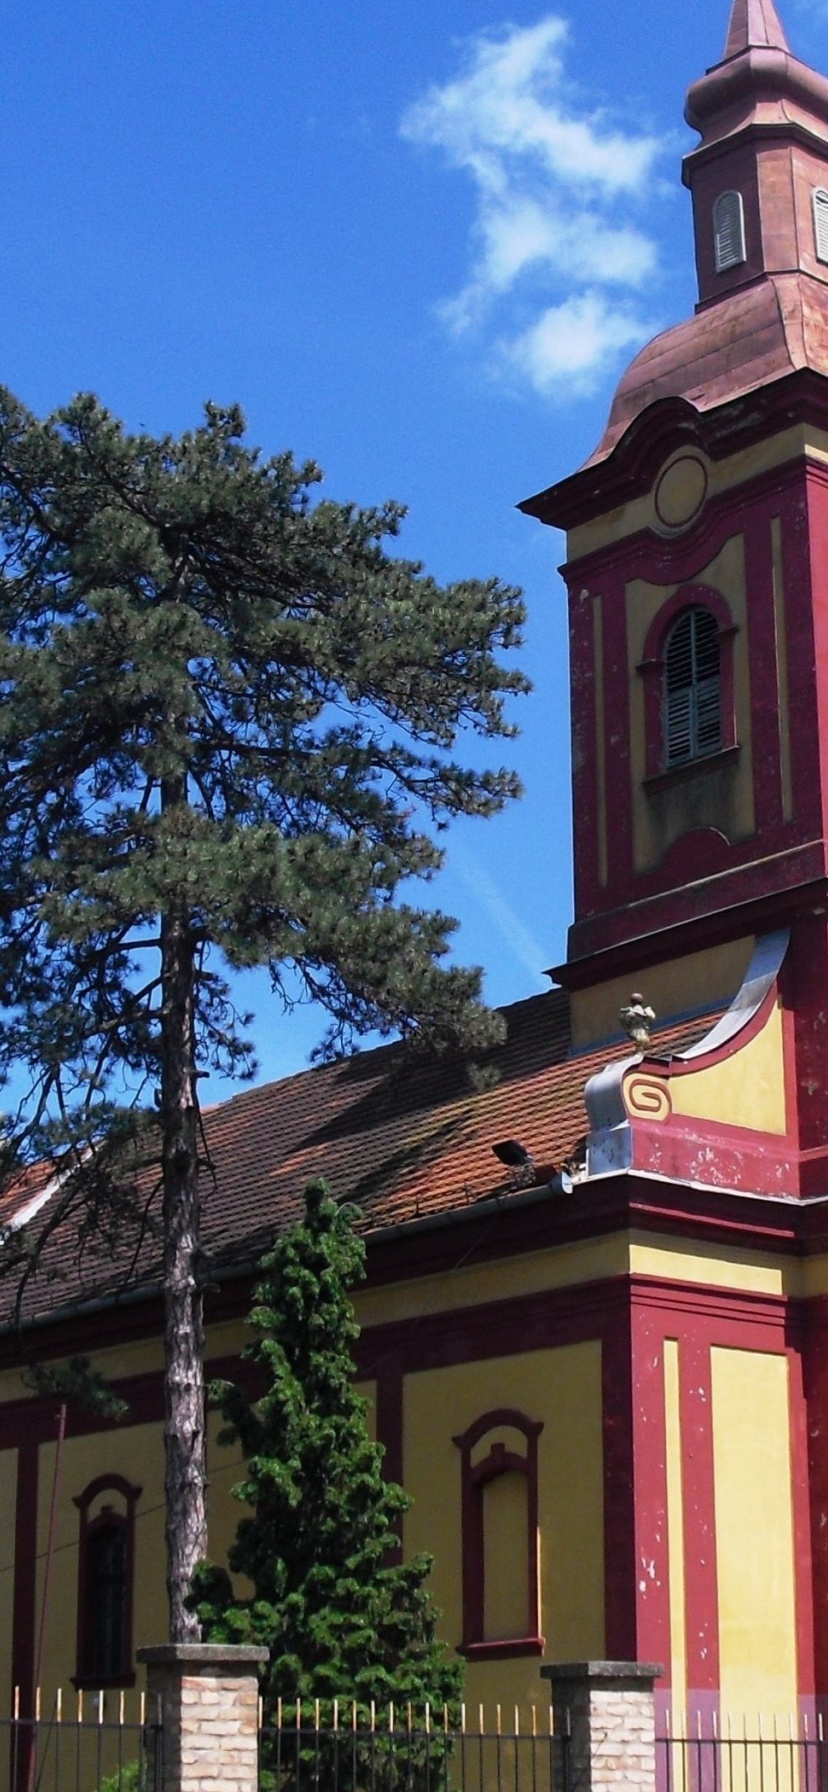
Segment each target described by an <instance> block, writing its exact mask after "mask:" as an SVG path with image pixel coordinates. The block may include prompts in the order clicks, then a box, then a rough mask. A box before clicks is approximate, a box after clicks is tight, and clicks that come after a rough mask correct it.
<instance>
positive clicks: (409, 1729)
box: [406, 1699, 411, 1736]
mask: <svg viewBox="0 0 828 1792" xmlns="http://www.w3.org/2000/svg"><path fill="white" fill-rule="evenodd" d="M406 1722H407V1724H408V1734H409V1736H410V1735H411V1700H410V1699H409V1701H408V1704H407V1706H406Z"/></svg>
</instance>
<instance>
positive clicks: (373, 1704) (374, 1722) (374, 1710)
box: [371, 1699, 377, 1736]
mask: <svg viewBox="0 0 828 1792" xmlns="http://www.w3.org/2000/svg"><path fill="white" fill-rule="evenodd" d="M376 1727H377V1707H376V1701H375V1700H374V1699H372V1700H371V1735H372V1736H373V1734H374V1731H375V1729H376Z"/></svg>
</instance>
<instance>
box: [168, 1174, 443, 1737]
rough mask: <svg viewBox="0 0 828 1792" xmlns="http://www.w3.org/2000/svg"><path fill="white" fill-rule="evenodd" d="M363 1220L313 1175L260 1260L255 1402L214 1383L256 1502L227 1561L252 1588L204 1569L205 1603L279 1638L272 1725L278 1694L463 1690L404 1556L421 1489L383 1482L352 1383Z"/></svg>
mask: <svg viewBox="0 0 828 1792" xmlns="http://www.w3.org/2000/svg"><path fill="white" fill-rule="evenodd" d="M355 1218H356V1210H355V1209H354V1208H352V1207H337V1205H336V1203H335V1202H334V1201H333V1200H332V1199H331V1197H330V1195H329V1193H328V1191H327V1188H326V1186H325V1184H324V1183H323V1182H316V1183H311V1184H310V1185H309V1187H308V1188H307V1189H306V1191H305V1213H304V1217H303V1219H302V1221H301V1223H300V1224H299V1225H297V1226H295V1227H294V1228H293V1230H292V1231H291V1232H289V1233H287V1234H286V1235H285V1236H284V1237H283V1238H282V1239H280V1240H279V1242H278V1243H277V1244H276V1246H275V1248H274V1249H273V1251H272V1252H271V1253H270V1255H269V1256H268V1257H267V1258H266V1259H265V1261H264V1264H263V1270H264V1275H263V1279H262V1281H261V1282H260V1283H259V1286H258V1287H257V1289H256V1293H255V1299H254V1306H253V1310H252V1312H251V1314H250V1321H249V1323H250V1326H251V1327H252V1330H253V1332H254V1334H255V1336H254V1340H253V1342H252V1343H251V1344H249V1345H248V1346H247V1348H246V1349H245V1352H244V1355H245V1357H246V1358H247V1359H248V1360H249V1361H250V1362H251V1363H252V1364H253V1365H254V1368H255V1371H256V1372H257V1379H258V1380H259V1381H260V1383H261V1384H263V1386H262V1391H261V1392H260V1393H259V1396H258V1398H256V1399H255V1400H252V1399H251V1398H250V1397H248V1395H247V1394H246V1393H244V1392H243V1391H242V1390H241V1389H240V1388H238V1387H236V1386H234V1385H232V1384H228V1383H223V1384H221V1385H220V1386H219V1387H217V1389H216V1390H215V1394H216V1397H217V1399H218V1400H219V1401H220V1404H221V1408H222V1412H223V1414H224V1417H225V1419H226V1420H227V1421H228V1428H227V1430H226V1431H225V1432H224V1433H223V1434H222V1435H223V1439H224V1441H226V1442H228V1443H235V1442H238V1443H240V1445H241V1448H242V1452H243V1454H244V1458H245V1473H244V1478H243V1479H242V1480H241V1481H240V1482H239V1484H238V1485H237V1486H236V1487H235V1488H234V1489H233V1491H234V1494H235V1497H236V1498H237V1499H239V1500H241V1501H243V1502H244V1504H245V1506H246V1507H248V1508H249V1511H248V1512H247V1513H246V1514H245V1516H244V1517H243V1518H241V1519H240V1521H239V1525H238V1529H237V1532H236V1538H235V1542H234V1543H233V1545H232V1548H231V1550H230V1553H229V1562H230V1567H231V1569H232V1570H233V1571H234V1573H237V1574H240V1575H244V1576H245V1577H246V1579H247V1580H248V1581H249V1582H251V1583H252V1588H253V1591H252V1593H251V1595H250V1597H249V1598H240V1597H236V1596H234V1594H233V1589H232V1585H231V1582H230V1579H229V1576H228V1575H227V1574H226V1572H223V1571H222V1570H221V1569H217V1568H213V1567H208V1566H206V1565H204V1566H202V1567H201V1568H199V1569H197V1570H196V1576H195V1589H196V1594H195V1596H196V1598H197V1610H198V1615H199V1618H200V1620H201V1623H202V1626H203V1628H204V1633H205V1635H206V1636H208V1637H209V1638H211V1639H212V1640H214V1641H216V1642H234V1643H242V1642H243V1643H258V1644H260V1645H264V1646H266V1647H267V1648H268V1649H269V1650H270V1660H269V1664H268V1667H267V1670H266V1673H265V1676H264V1682H263V1688H262V1690H263V1694H264V1707H265V1724H266V1725H267V1722H268V1718H269V1717H271V1718H272V1714H273V1712H274V1711H275V1709H276V1702H277V1700H278V1699H282V1700H283V1701H287V1702H291V1703H294V1704H295V1701H296V1700H297V1699H299V1700H301V1701H302V1702H303V1703H304V1702H305V1701H308V1700H311V1701H313V1700H316V1699H319V1700H321V1701H322V1702H323V1704H324V1707H325V1710H326V1711H327V1712H328V1713H330V1710H331V1701H332V1700H333V1699H335V1698H339V1699H340V1700H343V1701H345V1700H348V1701H356V1703H357V1705H358V1706H360V1707H361V1708H362V1711H363V1714H364V1713H365V1712H366V1711H367V1710H368V1708H369V1707H370V1704H371V1701H372V1700H375V1701H376V1703H377V1705H378V1706H380V1707H383V1708H387V1707H388V1705H389V1704H394V1705H395V1706H396V1708H397V1709H398V1710H400V1709H402V1710H403V1711H404V1710H405V1707H406V1706H407V1705H408V1704H409V1703H410V1704H411V1705H412V1706H413V1707H414V1708H415V1710H416V1712H417V1713H418V1716H419V1721H420V1723H422V1712H423V1708H424V1706H425V1705H426V1704H427V1703H430V1704H431V1705H436V1706H437V1707H438V1708H442V1706H443V1705H444V1704H449V1703H451V1702H452V1701H454V1700H456V1698H457V1697H458V1695H459V1689H460V1671H459V1665H458V1663H456V1662H454V1661H452V1660H450V1659H449V1657H448V1655H447V1654H446V1651H445V1649H444V1647H443V1645H442V1644H440V1643H438V1642H437V1641H436V1640H435V1622H436V1617H437V1614H436V1612H435V1610H434V1607H433V1605H432V1602H431V1600H430V1598H429V1595H428V1592H427V1590H426V1586H425V1582H426V1579H427V1576H428V1573H429V1569H430V1566H431V1561H430V1558H429V1557H428V1556H425V1555H420V1556H417V1557H415V1558H414V1559H413V1560H411V1561H407V1562H400V1561H397V1560H394V1559H393V1557H394V1555H395V1545H396V1544H397V1540H398V1539H397V1530H396V1527H397V1525H398V1523H399V1520H400V1516H401V1514H402V1513H403V1512H404V1511H405V1509H406V1507H407V1506H408V1504H409V1501H408V1499H407V1497H406V1495H405V1494H404V1493H403V1491H402V1489H401V1488H400V1487H397V1486H395V1485H394V1484H392V1483H389V1482H386V1481H385V1480H384V1479H383V1474H382V1457H383V1451H382V1449H381V1447H380V1446H379V1445H378V1444H376V1443H374V1442H372V1440H371V1438H370V1436H369V1433H368V1427H367V1419H366V1413H367V1406H366V1402H365V1401H364V1400H363V1399H362V1398H361V1397H360V1396H359V1395H358V1394H357V1393H356V1391H355V1389H354V1374H355V1365H354V1359H353V1354H352V1347H353V1345H354V1343H355V1341H356V1339H357V1338H358V1336H359V1326H358V1325H357V1323H356V1320H355V1318H354V1309H353V1306H352V1303H351V1301H350V1298H349V1290H350V1289H351V1288H352V1287H353V1286H354V1284H355V1283H356V1282H357V1281H358V1280H361V1279H362V1277H363V1275H364V1262H365V1250H364V1246H363V1244H362V1241H361V1239H360V1238H359V1237H358V1236H357V1234H356V1233H355V1231H354V1220H355ZM328 1721H330V1718H329V1717H328Z"/></svg>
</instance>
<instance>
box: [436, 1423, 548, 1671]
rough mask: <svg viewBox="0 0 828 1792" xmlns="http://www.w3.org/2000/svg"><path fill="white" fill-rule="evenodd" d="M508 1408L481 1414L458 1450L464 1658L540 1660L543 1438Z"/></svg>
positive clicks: (456, 1440)
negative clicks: (540, 1452) (530, 1657)
mask: <svg viewBox="0 0 828 1792" xmlns="http://www.w3.org/2000/svg"><path fill="white" fill-rule="evenodd" d="M542 1430H543V1425H542V1424H541V1423H539V1422H538V1421H536V1420H533V1419H528V1418H527V1417H526V1415H525V1414H524V1413H521V1412H517V1411H515V1410H514V1409H512V1408H511V1407H498V1408H496V1409H494V1410H492V1411H491V1412H486V1413H483V1415H482V1416H481V1417H480V1418H479V1419H476V1420H475V1422H474V1424H473V1425H470V1426H469V1428H468V1430H467V1431H464V1432H463V1433H462V1434H461V1435H460V1436H458V1437H455V1438H454V1439H453V1440H452V1441H453V1442H454V1443H455V1444H456V1446H457V1448H458V1450H459V1451H460V1457H461V1489H462V1528H463V1640H462V1642H461V1644H460V1650H461V1653H462V1654H464V1655H467V1656H472V1657H480V1656H491V1657H501V1658H502V1657H505V1656H512V1655H540V1654H541V1653H542V1652H543V1648H544V1639H543V1637H542V1636H541V1635H540V1595H539V1575H538V1567H539V1562H538V1557H539V1537H538V1438H539V1436H540V1433H541V1431H542Z"/></svg>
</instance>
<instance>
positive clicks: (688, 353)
mask: <svg viewBox="0 0 828 1792" xmlns="http://www.w3.org/2000/svg"><path fill="white" fill-rule="evenodd" d="M686 117H687V120H688V123H690V124H692V125H693V126H694V128H695V129H696V130H698V131H699V133H700V136H701V142H700V143H699V144H698V146H697V147H696V149H694V150H692V151H691V152H690V154H689V155H688V156H687V157H686V158H685V163H684V170H683V174H684V180H685V183H686V184H687V185H688V186H690V187H692V188H693V189H694V200H695V211H696V219H695V223H696V246H697V259H698V262H699V272H700V290H701V294H702V298H701V303H700V305H699V306H698V307H697V310H696V313H695V315H694V316H693V317H692V318H690V319H688V320H687V321H686V322H684V323H680V324H678V325H675V326H674V327H673V328H671V329H668V330H666V331H664V332H663V333H662V334H661V335H659V336H656V337H655V338H654V340H653V341H651V342H649V343H648V344H647V345H646V347H645V348H644V349H642V351H641V353H640V354H639V355H637V356H636V358H635V360H634V361H633V362H632V363H631V364H630V366H629V367H628V368H627V371H626V372H625V374H624V375H623V377H622V379H621V381H620V383H619V386H618V388H617V391H616V393H615V397H614V399H613V403H612V407H611V411H610V416H609V420H608V423H607V427H606V429H605V431H604V434H603V436H602V438H601V441H600V442H599V444H598V447H597V448H596V450H595V452H594V454H592V455H591V456H590V458H589V460H588V461H587V462H586V466H587V467H593V466H595V465H596V464H597V463H600V462H602V461H604V460H606V459H607V457H608V456H609V455H610V454H611V453H612V451H613V449H614V448H615V447H616V445H617V444H618V442H619V441H620V440H621V438H622V436H623V435H624V434H625V433H626V431H627V430H628V429H629V427H630V425H631V423H633V422H634V420H635V419H636V418H637V417H639V416H640V415H641V414H642V413H643V412H644V411H645V410H647V409H648V408H649V406H650V405H652V404H655V403H657V402H659V401H660V400H663V399H667V398H684V399H688V400H689V401H690V403H691V404H693V405H694V406H695V407H696V409H697V410H699V411H707V410H712V409H714V408H716V407H718V406H720V405H724V404H728V403H731V402H732V401H733V400H735V399H737V398H740V397H742V396H744V395H745V394H747V393H750V392H752V391H755V390H756V389H757V388H758V387H763V386H766V385H769V384H770V383H771V382H773V381H776V380H779V379H782V378H784V377H785V376H786V375H788V374H791V373H793V372H796V371H797V370H799V369H804V368H808V369H811V370H813V371H815V372H817V373H820V374H825V375H828V266H820V265H819V263H818V262H816V261H815V258H814V251H813V246H812V239H811V238H809V236H808V232H809V230H812V225H811V221H810V193H811V191H812V188H813V186H814V185H815V184H817V180H818V179H820V178H821V179H824V183H825V186H826V187H827V188H828V81H827V80H826V79H825V77H824V76H822V75H820V74H818V73H817V72H816V71H815V70H813V69H811V68H808V66H807V65H806V64H805V63H803V62H800V61H799V59H798V58H797V57H796V56H794V55H793V54H792V52H791V50H790V47H789V45H788V40H787V37H786V35H785V31H784V28H783V25H782V22H781V20H780V18H779V14H778V12H777V10H776V6H775V4H774V0H733V6H732V11H731V15H730V23H729V27H728V32H727V39H726V43H725V53H724V57H723V59H722V61H721V62H718V63H716V64H715V65H714V66H713V67H712V68H710V69H708V71H707V73H706V74H705V75H703V76H702V77H701V79H700V80H699V81H696V82H695V83H694V84H693V86H692V87H691V88H690V91H689V94H688V96H687V107H686ZM780 147H781V148H782V150H787V151H788V152H789V154H790V158H791V160H790V166H789V168H788V169H787V171H786V176H785V178H782V176H781V174H780V173H779V171H778V170H777V171H776V172H775V173H774V174H773V176H770V177H768V178H764V179H763V176H762V169H761V167H760V161H761V158H762V157H766V156H768V155H769V154H771V153H772V152H774V151H775V152H777V153H778V152H779V150H780ZM746 156H747V157H748V159H749V158H750V157H751V156H753V158H754V166H755V189H756V199H755V208H756V210H755V217H754V219H753V220H752V222H751V224H750V229H751V232H752V234H751V238H750V254H749V255H748V256H747V257H746V258H745V266H744V267H742V268H740V269H738V270H736V271H735V273H731V274H730V275H729V276H728V277H725V278H723V279H721V280H718V279H717V278H716V276H715V274H714V275H713V276H711V273H710V268H709V262H710V253H711V252H710V246H709V244H708V243H707V237H708V236H712V231H711V222H710V198H709V195H710V193H711V192H715V191H719V192H722V191H724V190H725V189H726V188H728V187H736V186H740V185H741V186H743V187H745V189H746V201H747V198H748V194H747V177H746V174H745V168H746V160H745V158H746ZM796 157H799V162H798V163H796V165H795V158H796ZM803 157H805V158H808V157H810V161H809V163H808V167H807V169H806V170H805V172H803V168H804V167H805V164H804V163H803V160H802V158H803ZM820 162H823V163H824V176H822V177H820V176H819V175H818V169H819V164H820ZM814 170H817V172H814ZM797 182H798V183H799V187H797ZM806 188H807V193H806V191H805V190H806ZM705 256H707V261H708V270H707V274H706V275H705V274H704V271H703V264H704V260H705ZM574 477H575V478H576V479H577V477H578V475H577V474H576V475H575V476H574ZM564 483H566V482H564ZM555 489H557V488H555ZM543 496H544V497H545V498H546V499H548V498H549V497H550V494H549V493H547V494H543ZM535 504H536V500H528V501H527V504H526V505H525V506H523V508H527V509H530V510H532V509H533V507H534V506H535ZM547 520H552V519H551V515H547Z"/></svg>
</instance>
